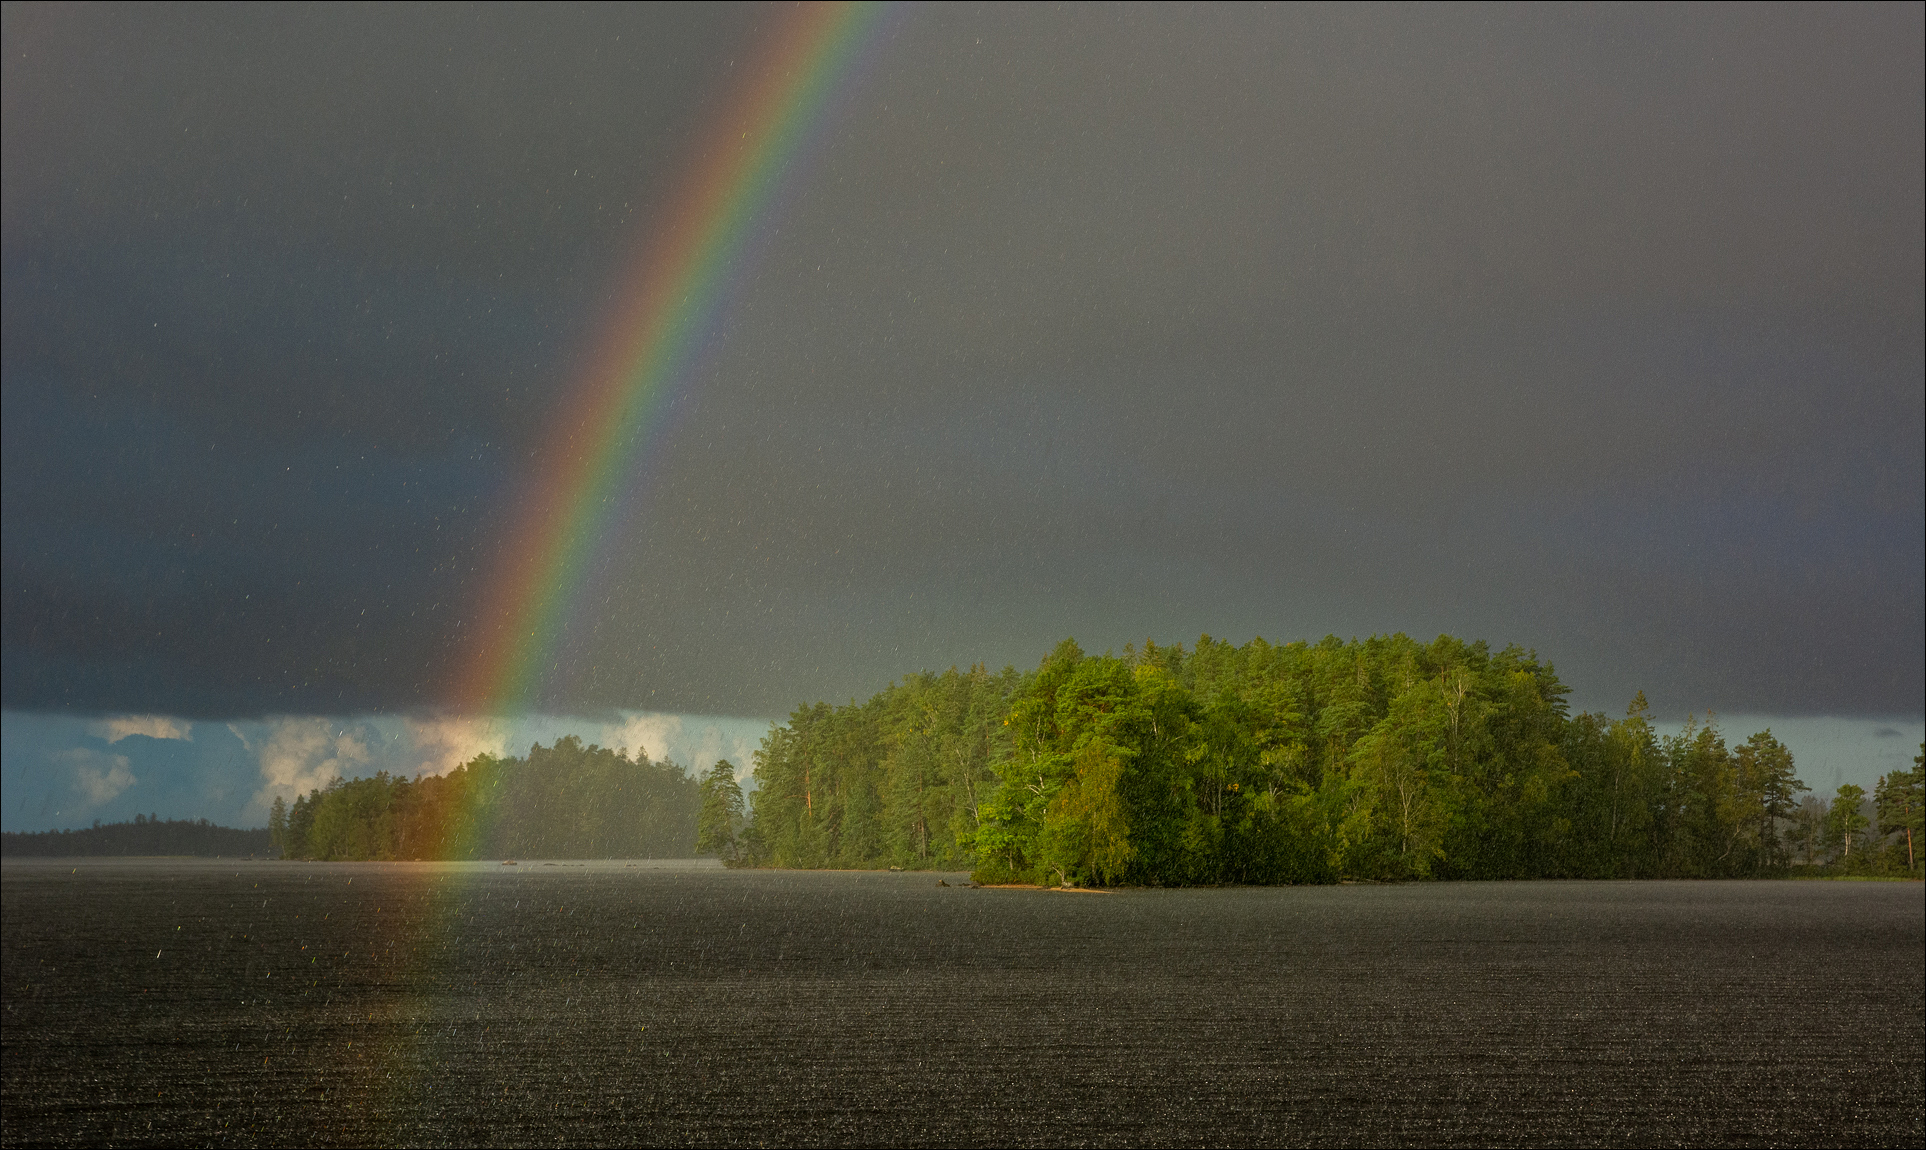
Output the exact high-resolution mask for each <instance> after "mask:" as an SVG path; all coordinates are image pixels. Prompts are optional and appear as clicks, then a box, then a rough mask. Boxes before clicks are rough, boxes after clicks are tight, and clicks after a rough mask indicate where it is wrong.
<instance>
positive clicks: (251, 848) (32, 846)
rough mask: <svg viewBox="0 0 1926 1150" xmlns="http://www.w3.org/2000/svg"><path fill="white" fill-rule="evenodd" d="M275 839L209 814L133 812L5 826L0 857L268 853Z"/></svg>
mask: <svg viewBox="0 0 1926 1150" xmlns="http://www.w3.org/2000/svg"><path fill="white" fill-rule="evenodd" d="M274 849H275V848H274V845H273V843H272V841H271V839H270V836H269V834H268V832H267V831H266V830H265V829H261V828H255V829H252V830H248V829H243V828H240V827H223V826H217V825H215V824H213V823H210V822H208V821H207V820H206V819H191V820H190V819H162V818H158V817H155V818H149V817H148V816H146V815H135V816H134V817H133V820H132V821H131V822H124V823H101V822H96V823H94V825H93V826H91V827H81V828H80V829H79V830H70V831H38V832H35V831H24V832H23V831H7V832H6V833H4V834H0V857H6V858H95V857H134V856H143V857H151V856H162V855H175V856H178V855H192V856H197V857H200V858H244V857H246V856H249V855H260V856H261V857H263V858H266V857H267V856H268V855H269V853H270V852H272V851H273V850H274Z"/></svg>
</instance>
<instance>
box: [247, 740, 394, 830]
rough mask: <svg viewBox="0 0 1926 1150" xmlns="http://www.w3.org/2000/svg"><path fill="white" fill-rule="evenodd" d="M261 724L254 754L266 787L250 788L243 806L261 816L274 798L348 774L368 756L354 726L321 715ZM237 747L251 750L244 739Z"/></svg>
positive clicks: (302, 791) (290, 796)
mask: <svg viewBox="0 0 1926 1150" xmlns="http://www.w3.org/2000/svg"><path fill="white" fill-rule="evenodd" d="M265 726H266V727H267V732H268V733H267V737H266V738H265V739H264V740H262V741H261V743H260V749H259V750H258V751H256V754H257V755H258V756H259V757H260V760H261V778H262V780H263V781H264V782H265V783H266V785H265V786H263V787H262V788H261V789H260V790H258V791H256V792H254V801H253V802H252V803H250V804H249V807H250V809H253V808H256V807H258V808H260V810H261V812H262V813H264V814H265V812H266V811H267V808H268V805H269V804H270V803H272V802H273V801H274V799H275V798H276V797H277V796H279V797H281V798H286V799H293V798H295V797H297V796H300V795H304V794H306V793H308V792H309V791H311V790H314V789H315V788H317V787H324V786H326V785H327V784H328V781H329V780H330V779H332V778H334V777H335V776H336V775H339V776H341V777H342V778H344V779H345V778H353V777H354V776H355V775H357V774H359V773H360V771H361V768H364V767H366V766H367V765H368V763H369V761H370V758H371V756H370V755H369V753H368V740H367V736H366V734H365V732H363V731H362V730H360V729H359V728H358V727H348V726H345V725H340V724H337V723H336V722H335V721H333V720H330V719H326V718H298V719H297V718H288V719H270V720H268V721H267V723H266V724H265ZM235 734H236V735H237V736H238V735H239V734H240V732H239V731H236V732H235ZM242 745H244V746H246V747H247V748H248V750H250V751H253V750H255V747H254V746H253V745H252V744H249V743H248V742H247V740H245V739H243V740H242Z"/></svg>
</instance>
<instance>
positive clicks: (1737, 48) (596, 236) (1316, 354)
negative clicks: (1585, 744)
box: [4, 8, 1926, 714]
mask: <svg viewBox="0 0 1926 1150" xmlns="http://www.w3.org/2000/svg"><path fill="white" fill-rule="evenodd" d="M766 16H767V13H764V12H762V11H759V10H754V9H731V10H727V11H723V12H720V13H718V12H714V11H711V10H709V9H687V10H684V9H672V10H669V11H667V12H662V11H659V10H655V9H650V10H645V11H642V12H635V13H610V12H607V11H602V10H594V11H590V12H587V13H580V12H572V11H560V12H558V11H555V10H551V9H540V10H512V11H510V12H508V13H502V12H499V11H497V10H495V9H485V10H479V11H466V12H456V13H452V14H451V13H449V12H447V11H445V10H442V9H411V10H401V11H399V12H397V11H395V10H391V9H375V10H353V11H348V12H343V11H341V10H338V9H316V10H304V11H300V12H297V13H295V14H293V15H286V14H282V13H281V12H280V10H279V9H263V10H258V11H243V12H240V13H235V12H233V11H229V10H223V11H220V12H215V13H205V12H202V11H201V10H199V9H181V10H160V11H153V10H148V9H110V10H100V9H85V10H75V11H69V10H37V9H30V10H21V9H9V10H8V14H7V21H8V23H7V40H8V45H9V55H8V59H7V63H6V75H5V96H6V113H5V114H6V125H7V131H6V139H5V149H6V163H5V177H4V178H5V181H6V183H5V189H6V205H5V229H6V230H5V293H6V295H5V315H4V325H5V327H4V336H5V343H4V369H5V394H6V429H5V435H6V457H5V462H4V467H5V512H6V513H5V527H4V530H5V566H6V579H5V592H4V603H5V660H6V663H5V672H6V673H5V690H6V701H7V703H8V705H9V706H33V707H46V706H60V707H74V708H83V709H85V708H104V707H112V708H124V709H138V710H144V711H146V710H173V711H180V712H184V713H197V714H224V713H240V712H252V711H260V710H325V711H342V710H346V709H349V708H366V707H378V708H397V707H411V706H421V705H432V704H434V703H436V702H438V701H440V700H441V699H442V698H443V697H444V696H443V694H442V692H443V691H444V690H445V684H446V683H447V682H448V681H449V677H450V668H451V666H453V665H454V664H456V663H457V662H458V661H459V659H460V658H461V652H462V650H463V647H462V636H463V633H464V628H467V627H472V626H474V624H475V622H476V620H475V619H474V618H473V614H472V613H473V611H474V610H475V608H474V603H475V600H476V597H477V593H478V589H479V587H480V586H481V584H482V582H483V581H484V580H485V579H486V578H487V577H488V574H489V572H490V571H491V570H492V568H493V565H494V564H495V563H496V562H497V561H498V556H499V552H500V547H501V541H500V537H499V534H498V531H499V527H498V524H499V522H500V519H499V517H500V514H501V512H502V511H503V510H504V508H506V507H507V506H508V503H509V500H510V499H512V497H513V495H514V493H515V492H516V491H517V490H519V489H520V487H521V485H522V484H524V483H525V482H526V481H527V480H528V478H529V477H530V475H531V474H533V473H535V472H536V471H538V470H539V469H540V468H541V467H542V466H543V463H544V461H543V460H541V459H539V458H535V457H533V456H532V455H531V452H532V451H533V450H534V444H535V442H536V433H537V432H538V431H539V429H540V426H541V421H542V417H543V413H544V412H545V411H547V410H548V409H549V408H550V407H551V406H552V405H553V404H555V403H556V402H557V401H558V399H559V397H560V396H561V395H562V394H563V393H564V391H565V389H566V388H567V387H568V386H569V385H570V384H571V383H572V381H573V380H574V379H575V378H577V374H578V373H579V370H580V366H581V363H582V361H583V359H584V357H585V356H586V354H587V350H588V344H589V342H590V340H591V339H592V338H593V332H594V324H595V322H596V320H597V316H598V311H599V308H600V307H601V306H603V305H604V303H605V302H606V299H607V293H608V291H609V288H610V285H611V283H612V277H613V275H614V273H615V271H616V270H617V268H618V266H619V264H620V262H621V260H622V259H623V257H624V255H625V253H626V252H628V251H630V250H632V247H633V244H634V242H635V240H636V237H637V236H638V235H640V234H643V233H644V232H645V231H646V227H647V224H648V221H649V219H650V215H649V213H650V211H651V208H652V206H653V205H654V204H655V203H656V202H658V201H659V200H660V198H661V197H662V196H663V194H664V192H665V190H666V189H667V188H669V187H670V186H671V185H672V182H673V180H674V179H675V177H676V175H677V173H678V171H679V169H680V165H681V164H682V163H683V162H684V160H685V158H686V156H687V155H688V154H689V149H690V148H691V146H692V145H693V143H694V142H695V141H696V139H697V138H698V137H699V136H700V133H701V131H702V125H703V119H702V115H703V112H704V110H705V109H706V108H708V107H711V106H713V103H714V101H715V100H716V99H717V98H718V96H719V95H721V94H722V93H724V92H726V91H727V90H728V85H729V83H730V81H731V78H732V75H733V72H732V68H733V67H734V62H735V61H736V60H737V59H738V58H742V59H746V58H748V55H749V48H750V46H751V45H752V44H753V43H754V40H755V37H756V36H757V34H758V33H759V32H760V31H761V28H762V25H763V24H764V23H765V22H766ZM1920 35H1921V28H1920V14H1919V10H1918V9H1917V8H1872V9H1819V10H1798V9H1795V10H1784V9H1756V10H1739V11H1729V10H1725V9H1717V10H1699V9H1689V10H1663V11H1652V10H1630V11H1628V10H1623V9H1609V10H1602V11H1594V10H1573V9H1565V8H1559V9H1545V10H1518V9H1492V10H1484V9H1469V10H1468V9H1451V10H1433V9H1398V10H1365V11H1357V10H1351V9H1300V8H1293V9H1288V10H1285V11H1282V12H1277V11H1261V10H1248V9H1245V8H1235V9H1232V8H1221V9H1202V10H1182V11H1179V10H1170V9H1109V10H1089V9H1073V10H1070V11H1056V10H1040V9H1016V10H1008V9H996V10H992V11H987V12H986V11H977V10H971V9H964V8H934V9H924V10H918V11H916V12H915V13H913V14H912V15H911V16H910V18H909V19H908V20H906V21H905V22H903V24H902V25H901V26H900V28H899V30H898V31H897V32H896V33H895V34H894V35H893V38H892V39H891V40H890V42H889V43H888V44H887V45H885V46H884V48H883V50H882V51H881V53H880V54H879V56H878V57H877V63H876V65H875V68H874V71H873V73H872V74H871V75H870V76H869V77H868V78H867V80H866V82H865V84H864V86H863V87H862V88H861V89H860V91H859V93H858V96H857V99H856V100H855V101H854V102H853V103H852V104H851V105H850V106H849V107H848V109H847V110H846V111H845V113H844V114H843V115H842V116H841V118H839V119H838V120H837V121H836V122H834V123H833V124H831V125H830V126H829V128H828V130H827V132H826V136H825V139H826V143H825V144H824V146H823V148H822V149H821V151H820V153H819V154H817V155H816V156H814V157H813V158H812V161H811V163H810V165H809V167H808V169H807V172H806V177H805V179H804V181H803V182H802V183H801V184H799V186H798V187H797V189H796V192H795V195H794V197H793V199H792V200H791V202H790V206H789V208H788V210H787V213H786V214H785V216H784V217H783V218H782V219H781V220H779V221H778V231H777V233H776V235H775V238H774V240H773V241H772V243H771V244H770V245H769V247H768V249H767V251H766V253H765V255H764V256H763V257H762V259H761V261H760V262H759V263H758V264H757V265H756V267H754V268H753V269H751V271H750V273H749V277H748V279H747V280H746V281H745V282H744V284H743V285H742V287H741V289H740V291H739V292H738V293H737V299H738V302H737V304H736V306H735V307H734V309H733V311H732V312H731V314H730V316H729V317H728V320H727V323H726V327H725V330H724V334H723V338H722V340H721V343H720V346H719V350H718V352H717V353H716V355H715V357H714V359H713V360H712V362H711V363H710V365H709V366H708V367H707V368H706V369H705V370H704V372H703V373H702V375H701V377H700V378H699V379H698V380H696V381H695V384H694V386H693V387H692V388H691V389H690V390H689V392H688V393H687V394H686V395H685V397H684V398H683V400H682V403H681V405H680V406H679V408H678V410H677V412H676V414H675V416H674V419H673V426H674V432H673V434H672V435H671V436H670V437H669V439H668V440H667V442H666V444H665V446H664V447H663V449H662V454H661V456H660V457H659V458H658V459H657V460H656V461H655V462H654V463H653V464H652V465H651V468H650V471H649V475H650V478H649V479H648V480H647V484H648V486H647V488H646V494H647V499H646V501H645V508H644V512H643V514H642V515H641V516H640V517H639V518H638V519H637V520H636V521H635V523H634V524H633V525H632V526H631V527H630V529H629V531H628V533H627V534H626V535H625V536H623V537H621V538H620V539H618V540H616V541H615V542H614V543H613V544H612V546H611V548H610V550H609V552H608V555H609V558H608V560H607V563H606V565H605V568H604V570H603V571H602V572H601V575H600V578H599V580H598V581H597V582H596V583H595V584H594V591H593V595H592V596H591V599H590V603H589V609H587V610H585V611H583V612H582V613H581V614H580V615H579V616H578V618H577V621H576V624H575V629H574V632H573V634H572V636H571V640H570V643H569V646H568V650H569V651H570V653H571V657H570V658H569V660H568V662H567V665H566V667H565V668H564V671H563V674H562V675H561V676H560V677H559V678H558V681H557V683H556V685H555V687H554V688H553V692H552V693H551V695H550V696H549V697H548V698H547V699H546V700H544V702H545V704H546V705H547V706H549V707H550V708H555V709H590V708H599V707H618V706H644V707H651V708H658V709H692V710H694V709H700V710H708V711H725V710H727V711H738V712H750V713H764V714H769V713H777V712H780V711H782V710H784V709H786V708H787V706H789V705H791V704H793V703H794V702H795V701H797V700H798V699H802V698H815V697H819V696H823V695H828V696H831V697H836V696H846V695H849V694H862V693H867V692H868V691H870V690H873V689H875V688H876V687H877V686H878V685H880V683H881V682H882V681H883V680H885V679H886V678H887V677H889V676H891V675H893V674H896V673H900V672H902V671H906V670H910V669H914V668H917V667H923V666H941V665H947V664H949V663H951V662H964V663H967V662H971V661H975V660H979V659H980V660H985V661H988V662H991V663H993V664H1001V663H1002V662H1005V661H1014V662H1018V663H1020V664H1028V663H1031V662H1033V661H1034V660H1035V659H1036V658H1037V656H1038V655H1039V654H1041V652H1042V651H1043V650H1045V649H1047V647H1048V646H1049V644H1050V643H1051V642H1052V641H1053V640H1054V639H1055V638H1058V637H1061V636H1062V635H1063V634H1066V633H1069V634H1075V635H1076V636H1077V637H1078V638H1079V639H1080V640H1082V641H1083V642H1084V643H1085V645H1086V646H1093V647H1098V648H1101V647H1103V646H1107V645H1121V644H1122V643H1123V642H1126V641H1129V640H1133V639H1142V638H1143V637H1145V636H1146V635H1148V636H1154V637H1157V638H1159V639H1182V638H1187V637H1190V636H1194V635H1195V634H1197V633H1198V632H1201V631H1209V632H1212V633H1214V634H1218V635H1222V636H1226V637H1231V638H1237V639H1242V638H1245V637H1248V636H1250V635H1252V634H1263V635H1265V636H1266V637H1269V638H1272V639H1274V640H1277V639H1289V638H1295V637H1300V636H1313V637H1314V636H1316V635H1320V634H1323V633H1324V632H1326V631H1338V632H1340V633H1345V634H1350V633H1368V632H1372V631H1378V630H1392V629H1403V630H1408V631H1410V632H1412V633H1414V634H1418V635H1428V634H1434V633H1436V632H1438V631H1440V630H1452V631H1456V632H1461V633H1468V634H1473V635H1481V636H1486V637H1489V638H1491V639H1493V640H1494V641H1497V642H1505V641H1518V642H1521V643H1525V644H1530V645H1534V646H1536V647H1537V648H1539V649H1540V650H1541V651H1542V652H1544V653H1546V654H1547V655H1549V656H1550V657H1552V658H1553V659H1554V660H1555V661H1556V662H1557V663H1558V665H1559V666H1560V668H1561V670H1563V671H1564V672H1565V674H1566V676H1567V677H1568V678H1569V679H1571V680H1572V681H1573V682H1574V683H1575V684H1576V685H1577V687H1578V689H1579V697H1580V701H1581V702H1584V703H1587V704H1592V705H1601V706H1602V705H1613V706H1616V705H1619V704H1620V702H1621V701H1622V699H1623V698H1624V697H1626V696H1628V695H1629V694H1630V693H1631V691H1632V690H1634V689H1637V688H1639V687H1643V688H1645V689H1646V690H1647V691H1648V692H1650V693H1651V694H1652V695H1653V696H1654V699H1655V701H1656V702H1658V703H1659V705H1660V706H1661V707H1664V708H1669V709H1675V710H1683V709H1685V708H1688V707H1706V706H1712V707H1717V708H1720V709H1724V710H1750V711H1781V712H1784V711H1794V712H1815V711H1833V712H1862V713H1906V714H1912V713H1917V712H1918V709H1919V699H1920V697H1921V694H1922V690H1923V689H1926V669H1923V667H1922V662H1923V661H1922V643H1921V632H1922V625H1923V624H1922V612H1921V606H1920V604H1921V601H1922V599H1923V598H1926V585H1923V581H1922V568H1923V566H1926V564H1923V561H1922V551H1923V550H1926V540H1923V535H1926V531H1923V529H1922V521H1923V520H1926V508H1923V506H1922V495H1921V492H1922V489H1923V488H1926V466H1923V465H1922V437H1923V436H1926V416H1923V415H1922V388H1921V385H1920V379H1921V375H1922V371H1923V370H1926V352H1923V351H1922V338H1921V327H1922V316H1923V315H1926V303H1923V302H1922V288H1921V277H1920V274H1919V268H1920V266H1921V262H1922V258H1923V255H1922V252H1923V245H1922V224H1921V219H1922V214H1923V213H1922V207H1923V205H1922V187H1921V168H1922V149H1921V139H1922V136H1923V135H1926V123H1922V113H1921V108H1922V92H1923V85H1922V77H1921V64H1920V59H1919V54H1918V51H1917V47H1918V43H1919V40H1920ZM364 613H365V614H364Z"/></svg>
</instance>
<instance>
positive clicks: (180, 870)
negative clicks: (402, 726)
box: [0, 860, 1926, 1145]
mask: <svg viewBox="0 0 1926 1150" xmlns="http://www.w3.org/2000/svg"><path fill="white" fill-rule="evenodd" d="M949 881H951V882H952V883H960V882H961V881H962V880H961V877H960V876H949ZM0 910H4V930H3V931H0V979H3V982H0V990H3V992H4V993H3V995H0V997H3V998H4V1029H3V1030H0V1045H3V1047H4V1050H3V1051H0V1053H3V1054H4V1057H3V1058H0V1067H3V1073H4V1098H3V1099H0V1103H3V1104H0V1132H3V1133H4V1141H5V1142H6V1143H7V1144H8V1145H14V1144H25V1143H62V1144H82V1143H85V1144H105V1143H114V1144H121V1143H149V1142H162V1143H194V1144H228V1143H234V1144H248V1143H255V1142H260V1141H266V1142H270V1143H292V1144H305V1143H351V1144H366V1143H387V1144H396V1143H400V1144H411V1143H467V1142H481V1143H496V1144H534V1143H543V1144H549V1143H622V1142H640V1143H643V1144H665V1145H666V1144H682V1143H735V1144H756V1143H771V1144H776V1143H790V1144H793V1143H805V1144H839V1143H867V1144H879V1143H880V1144H922V1143H928V1144H1009V1143H1015V1144H1065V1143H1068V1144H1077V1143H1100V1144H1153V1143H1156V1144H1163V1143H1179V1144H1222V1143H1242V1144H1249V1143H1311V1144H1372V1143H1406V1144H1424V1143H1431V1144H1435V1143H1459V1144H1463V1143H1474V1144H1526V1143H1530V1144H1540V1143H1556V1144H1631V1143H1639V1144H1654V1143H1656V1144H1696V1145H1705V1144H1718V1143H1745V1144H1790V1143H1799V1144H1808V1145H1810V1144H1822V1143H1823V1144H1846V1143H1874V1144H1888V1145H1890V1144H1909V1145H1919V1144H1920V1142H1921V1140H1922V1137H1926V1124H1923V1123H1922V1113H1923V1111H1922V1107H1923V1105H1926V1086H1923V1085H1922V1067H1926V900H1922V892H1921V888H1920V887H1919V886H1918V885H1917V884H1912V883H1817V882H1808V883H1796V882H1786V883H1765V882H1760V883H1637V884H1633V883H1509V884H1469V883H1467V884H1438V885H1411V886H1379V887H1363V886H1344V887H1324V888H1285V889H1228V890H1190V891H1134V892H1124V893H1119V894H1111V895H1099V894H1058V893H1049V892H1041V891H1022V890H975V889H968V888H965V887H961V886H952V887H948V888H945V887H939V886H938V885H937V876H934V875H926V874H876V873H847V872H841V873H823V872H813V873H810V872H770V871H760V872H726V871H722V870H720V869H712V868H704V867H700V866H696V865H689V864H681V865H678V864H666V865H665V864H661V863H654V864H650V863H638V864H623V863H593V864H588V865H586V866H584V865H581V864H573V865H566V866H544V865H540V864H528V863H524V864H523V865H521V866H517V867H512V868H511V867H502V866H494V865H490V866H482V865H473V864H468V865H464V864H424V863H416V864H377V863H347V864H318V863H317V864H304V863H278V862H275V863H271V862H214V861H179V862H175V861H165V862H142V861H119V860H115V861H105V860H96V861H82V862H79V863H77V864H76V863H75V862H74V861H73V860H66V861H62V862H60V863H58V864H53V863H33V862H16V861H9V862H8V863H6V865H5V866H4V868H0Z"/></svg>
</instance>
